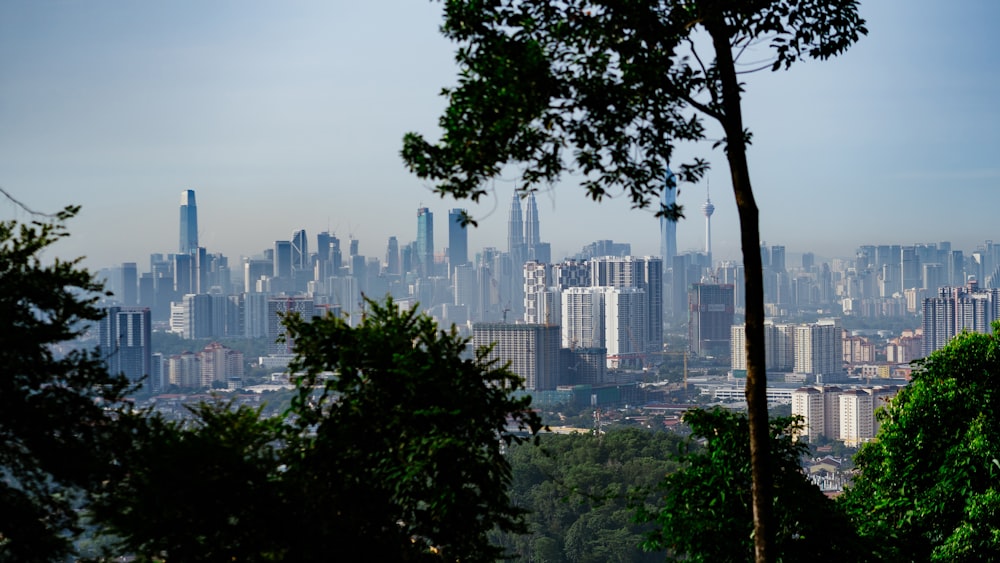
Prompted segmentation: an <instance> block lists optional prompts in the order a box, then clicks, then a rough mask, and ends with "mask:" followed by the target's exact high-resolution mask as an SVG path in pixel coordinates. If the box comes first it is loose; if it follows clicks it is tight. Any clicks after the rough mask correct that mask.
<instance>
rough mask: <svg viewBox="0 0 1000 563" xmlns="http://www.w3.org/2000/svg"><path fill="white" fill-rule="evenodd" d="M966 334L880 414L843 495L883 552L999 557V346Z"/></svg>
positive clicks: (898, 557) (896, 557)
mask: <svg viewBox="0 0 1000 563" xmlns="http://www.w3.org/2000/svg"><path fill="white" fill-rule="evenodd" d="M998 331H1000V324H994V325H993V332H994V334H993V335H986V334H971V333H966V334H962V335H960V336H958V337H956V338H955V339H954V340H952V341H951V342H950V343H949V344H948V345H947V346H946V347H945V348H943V349H941V350H938V351H937V352H934V353H933V354H931V355H930V356H929V357H927V358H926V359H924V360H922V361H920V362H918V364H917V366H916V368H917V369H915V370H914V372H913V380H912V381H911V382H910V384H909V385H907V386H906V387H905V388H903V389H902V390H900V391H899V394H897V395H896V396H895V397H894V398H893V399H892V401H891V402H890V403H889V404H888V405H886V406H885V407H884V408H883V409H882V410H879V411H877V413H876V416H877V417H878V421H879V424H880V428H879V432H878V435H877V436H876V438H875V440H874V441H872V442H869V443H868V444H865V445H864V446H863V447H862V448H861V449H860V451H859V452H858V454H857V455H856V456H855V457H854V463H855V468H856V471H857V473H856V475H855V477H854V480H853V485H852V486H851V487H850V488H848V489H847V490H846V491H845V492H844V494H843V495H842V497H841V498H840V499H839V500H840V501H842V503H843V505H844V506H845V507H846V508H847V510H848V511H849V513H850V514H851V516H852V518H853V519H854V521H855V522H856V524H857V526H858V529H859V530H860V532H861V533H862V534H863V535H865V536H868V537H871V538H877V539H878V545H879V546H880V551H881V554H882V556H883V558H884V559H885V560H887V561H990V560H992V561H995V560H998V559H1000V556H998V555H997V554H998V553H1000V532H998V530H1000V461H998V460H1000V394H998V391H997V389H998V385H997V382H998V378H1000V345H998V343H997V337H996V334H997V333H998Z"/></svg>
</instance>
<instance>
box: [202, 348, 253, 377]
mask: <svg viewBox="0 0 1000 563" xmlns="http://www.w3.org/2000/svg"><path fill="white" fill-rule="evenodd" d="M198 364H199V369H200V372H201V387H213V385H214V384H216V383H226V382H227V381H229V380H230V379H232V378H235V379H242V378H243V352H240V351H239V350H233V349H232V348H227V347H226V346H223V345H222V344H219V343H218V342H213V343H211V344H209V345H208V346H205V348H204V349H203V350H202V351H201V352H199V353H198Z"/></svg>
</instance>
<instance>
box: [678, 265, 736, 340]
mask: <svg viewBox="0 0 1000 563" xmlns="http://www.w3.org/2000/svg"><path fill="white" fill-rule="evenodd" d="M732 326H733V286H732V285H729V284H724V285H723V284H708V283H695V284H691V286H690V287H689V289H688V346H689V347H690V349H691V352H692V353H693V354H695V355H698V356H716V357H724V356H728V355H729V353H730V337H731V330H732Z"/></svg>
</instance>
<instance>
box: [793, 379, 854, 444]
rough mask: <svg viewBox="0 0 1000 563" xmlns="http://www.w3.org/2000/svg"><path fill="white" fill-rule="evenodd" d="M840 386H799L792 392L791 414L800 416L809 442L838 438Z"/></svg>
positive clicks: (802, 433)
mask: <svg viewBox="0 0 1000 563" xmlns="http://www.w3.org/2000/svg"><path fill="white" fill-rule="evenodd" d="M842 393H843V391H842V390H841V388H840V387H832V386H828V385H827V386H820V385H817V386H814V387H800V388H799V389H796V390H795V391H793V392H792V415H794V416H801V417H802V426H803V428H802V432H801V433H800V434H799V436H805V437H806V438H808V439H809V441H810V442H814V441H816V440H817V439H818V438H820V437H825V438H827V439H830V440H837V439H839V438H840V396H841V394H842Z"/></svg>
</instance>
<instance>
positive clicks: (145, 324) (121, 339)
mask: <svg viewBox="0 0 1000 563" xmlns="http://www.w3.org/2000/svg"><path fill="white" fill-rule="evenodd" d="M152 326H153V323H152V318H151V316H150V312H149V308H146V307H141V308H140V307H110V308H108V309H107V310H106V311H105V316H104V318H103V319H101V322H100V326H99V328H98V337H99V338H100V344H99V347H100V354H101V357H102V358H104V361H105V362H107V366H108V373H110V374H112V375H119V374H124V375H125V377H127V378H128V379H129V381H132V382H136V381H139V380H141V379H142V378H143V377H146V376H148V375H151V373H150V369H151V361H152V347H151V346H152V345H151V343H150V338H151V336H152ZM154 383H155V382H154Z"/></svg>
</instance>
